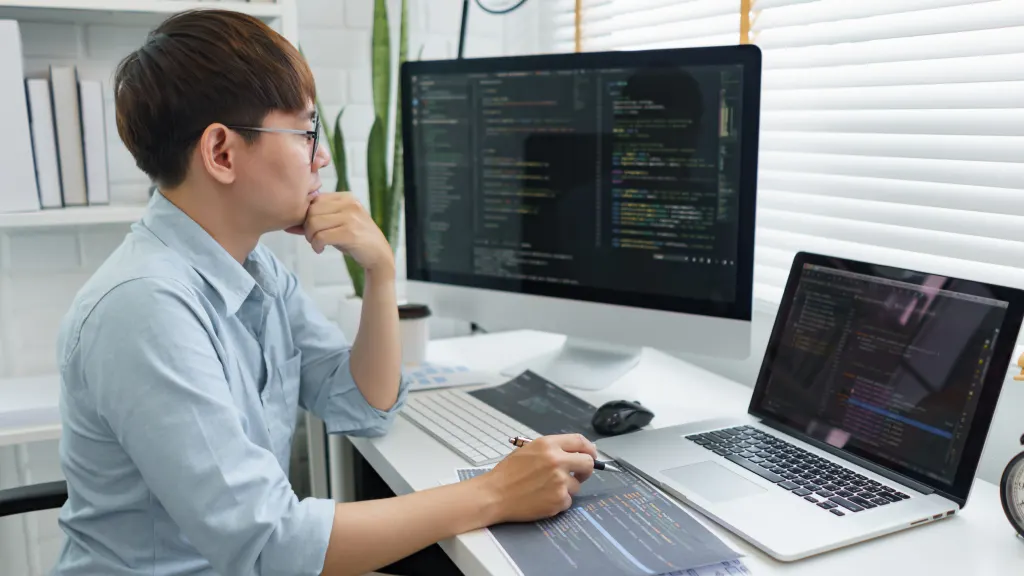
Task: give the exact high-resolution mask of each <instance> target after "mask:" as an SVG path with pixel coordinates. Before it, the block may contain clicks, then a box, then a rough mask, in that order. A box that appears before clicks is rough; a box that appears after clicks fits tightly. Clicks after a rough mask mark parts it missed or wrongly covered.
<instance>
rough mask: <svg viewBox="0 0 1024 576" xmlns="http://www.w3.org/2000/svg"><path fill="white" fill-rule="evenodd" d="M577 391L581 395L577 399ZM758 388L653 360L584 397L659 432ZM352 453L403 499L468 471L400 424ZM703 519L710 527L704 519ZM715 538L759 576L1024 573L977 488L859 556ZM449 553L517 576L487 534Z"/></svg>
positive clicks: (993, 508) (733, 410)
mask: <svg viewBox="0 0 1024 576" xmlns="http://www.w3.org/2000/svg"><path fill="white" fill-rule="evenodd" d="M561 342H562V337H560V336H556V335H550V334H544V333H538V332H529V331H517V332H507V333H501V334H491V335H486V336H470V337H466V338H453V339H450V340H442V341H435V342H432V343H431V344H430V348H429V351H428V358H429V360H431V361H433V362H447V363H455V364H465V365H467V366H469V367H470V368H473V369H480V370H496V369H498V368H500V367H502V366H505V365H508V364H510V363H513V362H517V361H520V360H525V359H527V358H529V357H530V356H532V355H535V354H539V353H542V352H546V351H549V350H552V349H553V348H555V347H557V346H559V345H560V344H561ZM574 392H576V391H574ZM751 392H752V389H751V388H748V387H746V386H743V385H741V384H738V383H736V382H733V381H731V380H728V379H726V378H723V377H721V376H717V375H715V374H712V373H710V372H707V371H706V370H703V369H701V368H698V367H695V366H693V365H691V364H688V363H685V362H683V361H680V360H677V359H675V358H672V357H669V356H666V355H663V354H660V353H657V352H652V351H649V350H647V351H645V352H644V355H643V357H642V359H641V361H640V364H639V365H638V366H637V367H636V368H635V369H634V370H633V371H631V372H630V373H629V374H627V375H626V376H625V377H623V378H622V380H620V381H619V382H617V383H615V384H614V385H613V386H611V387H609V388H606V389H604V390H601V391H598V392H579V393H578V394H579V396H580V397H582V398H584V399H585V400H587V401H588V402H590V403H591V404H594V405H595V406H599V405H600V404H602V403H604V402H606V401H608V400H612V399H618V398H628V399H631V400H639V401H640V402H641V403H642V404H644V405H645V406H648V407H650V408H651V409H653V410H654V412H655V414H656V418H655V420H654V422H653V423H652V425H653V426H656V427H661V426H669V425H673V424H679V423H682V422H687V421H693V420H702V419H706V418H713V417H719V416H729V415H737V414H743V413H745V412H746V409H747V404H748V403H749V400H750V395H751ZM352 442H353V444H354V445H355V447H356V448H357V449H358V450H359V451H360V453H361V454H362V455H363V457H364V458H365V459H366V460H367V461H368V462H369V464H370V465H371V466H373V468H374V469H375V470H376V471H377V473H378V474H380V476H381V477H382V478H383V479H384V481H385V482H387V483H388V485H389V486H390V487H391V489H392V490H393V491H394V492H395V493H396V494H407V493H409V492H412V491H415V490H425V489H428V488H434V487H436V486H438V485H439V482H440V481H441V480H443V479H447V478H450V477H451V475H452V472H453V470H454V469H455V468H457V467H465V466H468V465H469V464H468V463H466V462H465V461H464V460H462V459H461V458H460V457H459V456H456V455H455V453H454V452H451V451H450V450H448V449H447V448H445V447H444V446H443V445H442V444H440V443H438V442H437V441H435V440H434V439H433V438H431V437H430V436H428V435H427V434H426V433H424V432H422V431H421V430H420V429H419V428H417V427H416V426H414V425H413V424H412V423H410V422H409V421H408V420H406V419H405V418H404V417H402V416H399V417H398V418H397V419H396V421H395V425H394V427H393V428H392V430H391V431H390V432H389V433H388V434H387V435H386V436H383V437H381V438H372V439H367V438H353V439H352ZM698 517H699V518H703V517H700V516H698ZM705 524H707V525H708V526H709V527H710V528H711V529H712V531H714V532H715V533H716V534H717V535H718V536H719V537H722V538H724V539H726V540H727V541H728V542H730V543H731V544H732V545H733V546H734V547H736V549H738V550H740V551H741V552H742V553H743V554H745V555H746V556H745V558H744V559H743V560H744V563H745V564H746V565H747V567H748V568H750V569H751V570H752V571H753V573H754V574H755V575H757V576H764V575H768V574H785V575H787V576H825V575H828V576H863V575H864V574H885V575H889V574H899V575H915V576H916V575H918V574H921V575H927V576H945V575H949V576H963V575H964V574H979V575H980V574H984V575H986V576H988V575H993V576H995V575H1003V574H1005V575H1010V574H1021V573H1024V541H1022V540H1021V539H1019V538H1017V537H1016V536H1015V533H1014V532H1013V529H1012V528H1011V527H1010V525H1009V523H1008V522H1007V521H1006V518H1005V516H1004V515H1003V511H1002V508H1001V507H1000V504H999V490H998V488H997V487H996V486H994V485H992V484H990V483H988V482H984V481H981V480H978V481H976V482H975V484H974V490H973V491H972V492H971V498H970V500H969V502H968V503H967V506H966V508H964V511H963V513H962V514H958V515H956V516H954V517H952V518H950V519H948V520H943V521H941V522H936V523H935V524H926V525H924V526H920V527H917V528H912V529H910V530H905V531H903V532H900V533H897V534H893V535H890V536H885V537H882V538H879V539H876V540H872V541H869V542H864V543H861V544H858V545H855V546H852V547H848V548H845V549H841V550H837V551H834V552H829V553H827V554H823V555H819V556H816V557H812V558H809V559H806V560H801V561H798V562H794V563H782V562H778V561H776V560H773V559H772V558H770V557H768V556H766V555H765V554H763V553H761V552H760V551H758V550H757V549H755V548H754V547H752V546H750V545H748V544H746V543H745V542H743V541H742V540H740V539H738V538H735V537H733V536H732V535H731V534H730V533H729V532H726V531H725V530H723V529H721V528H719V527H718V526H717V525H714V524H712V523H711V522H710V521H709V520H706V519H705ZM441 547H442V548H443V549H444V551H445V552H446V553H447V554H448V556H449V557H451V559H452V560H453V561H454V562H455V564H456V565H457V566H458V567H459V568H460V569H461V570H462V572H463V573H465V574H466V576H483V575H493V576H512V575H514V574H515V571H514V569H513V568H512V567H511V565H510V564H509V563H508V561H507V560H506V559H505V557H504V556H503V555H502V553H501V552H500V551H499V550H498V548H497V546H496V545H495V544H494V542H493V541H492V540H491V539H490V537H489V536H488V535H487V534H486V533H484V532H483V531H476V532H472V533H469V534H463V535H461V536H458V537H456V538H453V539H451V540H447V541H445V542H442V543H441Z"/></svg>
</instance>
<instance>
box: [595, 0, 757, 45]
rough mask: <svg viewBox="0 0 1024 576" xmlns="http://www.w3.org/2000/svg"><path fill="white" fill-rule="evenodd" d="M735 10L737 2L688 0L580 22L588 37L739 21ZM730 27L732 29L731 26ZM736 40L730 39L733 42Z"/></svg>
mask: <svg viewBox="0 0 1024 576" xmlns="http://www.w3.org/2000/svg"><path fill="white" fill-rule="evenodd" d="M610 8H612V9H614V8H616V6H615V5H612V6H610ZM739 8H740V3H739V0H692V1H690V2H683V3H678V4H676V3H674V4H669V5H667V6H664V7H662V8H657V9H651V10H637V9H633V10H630V11H628V12H625V13H621V14H620V13H615V12H612V10H608V11H607V12H611V13H610V14H607V15H603V17H601V18H595V20H593V21H587V20H586V19H584V21H583V28H582V31H583V34H584V36H585V37H591V36H600V35H602V34H612V33H615V32H616V31H625V30H635V29H644V28H646V27H660V26H670V25H673V24H677V25H683V24H686V23H693V22H696V21H697V20H700V19H703V18H709V17H713V16H725V17H727V18H729V19H734V20H735V19H738V18H739V16H738V14H739ZM594 12H595V13H596V12H597V10H594ZM585 14H586V13H585ZM595 16H596V14H595ZM732 27H733V28H734V27H735V24H733V25H732ZM738 39H739V38H738V37H736V38H734V40H737V41H738Z"/></svg>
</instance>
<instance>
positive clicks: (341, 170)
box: [328, 107, 352, 192]
mask: <svg viewBox="0 0 1024 576" xmlns="http://www.w3.org/2000/svg"><path fill="white" fill-rule="evenodd" d="M344 113H345V108H344V107H342V109H341V110H340V111H338V116H337V117H336V118H335V119H334V136H333V137H332V138H328V140H330V141H331V160H332V161H333V162H334V171H335V173H336V174H337V175H338V190H339V191H342V192H348V191H350V190H352V188H351V187H349V184H348V157H347V156H346V155H345V135H344V133H342V131H341V115H342V114H344Z"/></svg>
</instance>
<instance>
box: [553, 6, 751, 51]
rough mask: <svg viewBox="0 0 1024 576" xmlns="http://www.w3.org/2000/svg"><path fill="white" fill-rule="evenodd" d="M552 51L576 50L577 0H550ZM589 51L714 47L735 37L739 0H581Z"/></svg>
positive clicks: (583, 35) (584, 37)
mask: <svg viewBox="0 0 1024 576" xmlns="http://www.w3.org/2000/svg"><path fill="white" fill-rule="evenodd" d="M552 4H553V9H554V22H555V46H554V49H555V51H556V52H572V51H573V50H575V34H576V18H575V9H576V0H554V2H553V3H552ZM580 14H581V16H582V18H581V22H580V36H581V41H582V44H583V46H582V48H583V49H584V50H586V51H588V52H594V51H603V50H639V49H652V48H679V47H684V46H717V45H727V44H736V43H737V42H738V39H739V36H738V34H739V26H740V0H686V1H680V0H582V10H581V12H580Z"/></svg>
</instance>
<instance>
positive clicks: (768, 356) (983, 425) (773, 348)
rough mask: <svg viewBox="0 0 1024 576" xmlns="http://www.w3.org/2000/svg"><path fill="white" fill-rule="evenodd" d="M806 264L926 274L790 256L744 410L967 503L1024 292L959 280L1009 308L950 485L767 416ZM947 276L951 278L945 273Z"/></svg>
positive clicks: (1014, 337) (1018, 323)
mask: <svg viewBox="0 0 1024 576" xmlns="http://www.w3.org/2000/svg"><path fill="white" fill-rule="evenodd" d="M806 264H811V265H818V266H823V267H826V268H833V269H839V270H845V271H850V272H855V273H859V274H865V275H869V276H879V275H880V274H879V272H880V271H881V273H882V274H881V275H882V276H883V277H890V278H892V277H894V275H893V274H892V273H893V272H903V271H907V272H912V273H917V274H929V273H928V272H921V271H918V270H906V269H902V268H896V267H892V266H883V265H878V264H871V263H868V262H861V261H857V260H850V259H846V258H838V257H834V256H824V255H820V254H812V253H808V252H800V253H798V254H797V255H796V256H795V257H794V258H793V266H792V268H791V269H790V272H789V280H788V281H787V283H786V289H785V292H784V293H783V296H782V302H781V304H780V305H779V310H778V313H777V314H776V316H775V324H774V326H773V327H772V333H771V337H770V338H769V341H768V346H767V348H766V350H765V354H764V360H763V361H762V364H761V370H760V372H759V373H758V377H757V384H756V385H755V387H754V393H753V395H752V396H751V398H750V406H749V407H748V409H747V412H748V413H749V414H751V415H753V416H756V417H758V418H760V419H761V420H762V421H764V422H765V423H768V424H771V425H772V426H773V427H777V428H780V429H782V430H784V431H785V432H786V433H788V434H790V435H792V436H795V437H797V438H799V439H801V440H804V441H805V442H808V443H810V444H813V445H815V446H818V447H820V448H822V449H824V450H827V451H829V452H832V453H834V454H844V455H852V456H853V457H854V458H855V459H860V460H864V461H867V462H870V463H872V464H874V465H875V466H877V467H880V468H882V469H885V470H890V471H892V472H895V473H896V474H898V475H900V476H903V477H905V478H910V479H911V480H914V481H916V482H918V483H920V484H923V485H925V486H928V487H929V488H931V489H933V490H934V491H935V492H936V493H938V494H940V495H942V496H945V497H946V498H949V499H950V500H953V501H954V502H956V503H957V504H959V505H960V506H961V507H963V506H964V505H965V504H966V502H967V495H968V494H969V493H970V490H971V486H972V483H973V482H974V476H975V474H976V473H977V470H978V464H979V462H980V461H981V453H982V450H983V449H984V446H985V438H986V437H987V436H988V431H989V428H990V427H991V424H992V415H993V414H994V413H995V409H996V403H997V401H998V400H999V394H1000V392H1001V390H1002V387H1003V381H1004V380H1005V379H1006V375H1007V370H1008V369H1009V366H1010V362H1011V360H1012V356H1013V350H1014V347H1015V346H1016V345H1017V338H1018V336H1019V333H1020V327H1021V321H1022V318H1024V291H1022V290H1019V289H1016V288H1008V287H1005V286H998V285H995V284H990V283H987V282H981V281H977V280H968V279H962V280H964V281H970V282H976V283H977V284H979V285H982V286H984V287H986V288H987V289H989V290H991V291H992V294H993V296H992V298H993V299H996V300H1002V301H1005V302H1008V303H1009V306H1008V308H1007V311H1006V315H1005V316H1004V317H1003V323H1002V325H1000V327H999V330H1000V332H999V333H1000V335H1001V337H1000V338H999V340H998V341H997V342H996V345H995V347H994V348H993V351H992V363H991V365H990V366H989V370H988V372H987V373H986V375H985V380H984V382H982V388H981V395H980V397H979V400H978V407H977V411H976V412H975V415H974V419H973V422H972V424H971V428H970V432H969V433H968V435H967V441H966V443H965V445H964V452H963V456H962V457H961V460H960V465H959V467H958V468H957V472H956V475H955V477H954V479H953V483H952V484H951V485H950V484H946V483H944V482H941V481H939V480H937V479H935V478H931V477H929V476H925V475H923V474H920V473H917V472H914V471H912V470H908V469H906V468H904V467H901V466H896V465H894V464H893V463H892V462H890V461H888V460H884V459H881V458H877V457H874V456H872V455H871V454H869V453H866V452H863V451H860V450H857V451H852V450H846V449H839V448H835V447H834V446H831V445H829V444H826V443H824V442H821V441H820V440H818V439H815V438H812V437H811V436H809V435H807V434H806V433H804V432H803V431H802V430H801V429H800V428H798V427H797V426H796V425H794V424H795V423H794V422H792V421H787V420H785V419H783V418H782V417H780V416H779V415H778V414H774V413H769V412H766V411H764V410H763V409H762V407H761V405H762V403H763V401H764V397H765V391H766V388H767V385H768V381H769V379H770V376H771V366H772V364H773V363H774V361H775V357H776V355H777V354H778V351H779V341H780V340H781V338H782V333H783V332H784V331H785V326H786V321H787V319H788V318H789V313H790V310H791V309H792V305H793V301H794V297H795V294H796V289H797V286H798V284H799V280H800V276H801V274H802V272H801V271H802V269H803V268H804V265H806ZM945 276H947V277H950V276H948V275H945Z"/></svg>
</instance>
